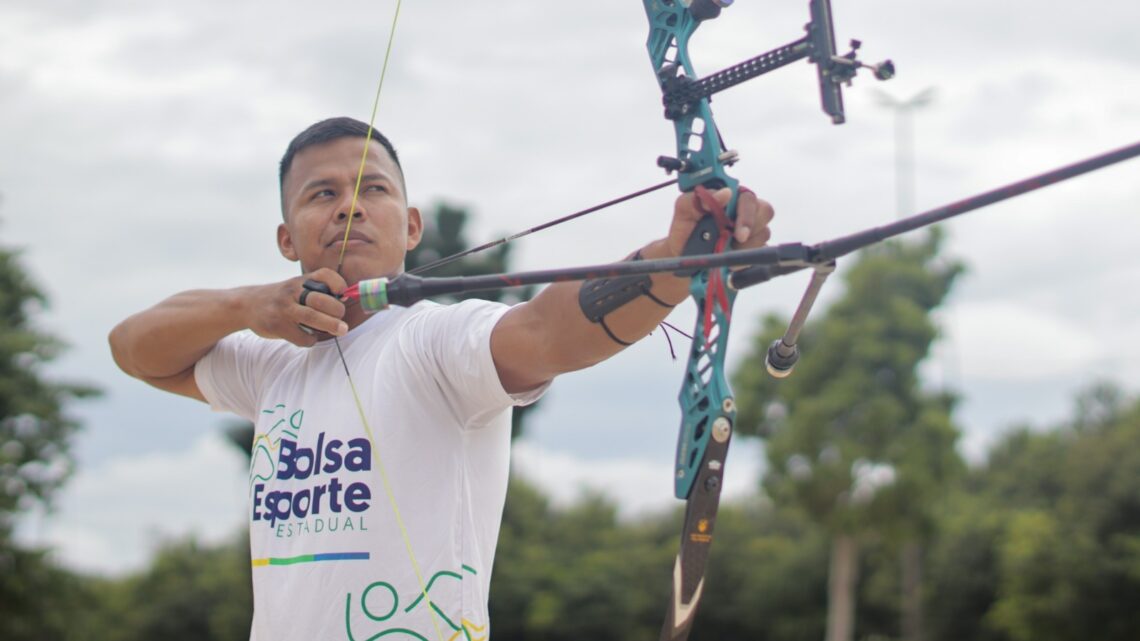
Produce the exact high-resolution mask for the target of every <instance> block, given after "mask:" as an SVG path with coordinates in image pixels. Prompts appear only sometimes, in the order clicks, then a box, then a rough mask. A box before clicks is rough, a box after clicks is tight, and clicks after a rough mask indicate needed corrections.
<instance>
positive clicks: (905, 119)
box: [875, 87, 934, 218]
mask: <svg viewBox="0 0 1140 641" xmlns="http://www.w3.org/2000/svg"><path fill="white" fill-rule="evenodd" d="M875 98H876V99H877V101H878V103H879V104H880V105H882V106H884V107H889V108H890V109H891V110H892V111H894V114H895V216H896V217H898V218H903V217H904V216H909V215H911V214H913V213H915V208H914V207H915V206H914V191H915V178H914V111H915V110H916V109H918V108H920V107H925V106H926V105H929V104H930V103H931V102H932V101H933V100H934V88H933V87H927V88H926V89H923V90H922V91H920V92H918V93H916V94H914V95H913V96H911V97H910V98H908V99H907V100H899V99H898V98H895V97H894V96H892V95H891V94H889V93H887V92H885V91H882V90H881V89H877V90H875Z"/></svg>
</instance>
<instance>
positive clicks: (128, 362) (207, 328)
mask: <svg viewBox="0 0 1140 641" xmlns="http://www.w3.org/2000/svg"><path fill="white" fill-rule="evenodd" d="M243 318H244V299H243V296H242V293H241V290H239V289H228V290H194V291H188V292H182V293H181V294H176V295H174V296H171V297H170V298H168V299H166V300H164V301H162V302H161V303H159V304H157V305H155V306H154V307H151V308H150V309H147V310H145V311H142V312H139V313H137V314H135V315H133V316H131V317H129V318H127V319H126V320H124V321H123V322H121V323H119V324H118V325H117V326H115V328H114V329H113V330H111V335H110V337H109V340H110V343H111V354H112V355H113V356H114V358H115V363H116V364H118V366H119V367H120V368H121V369H122V370H123V371H124V372H126V373H127V374H130V375H131V376H134V377H135V378H140V379H143V380H153V379H163V378H168V377H171V376H176V375H178V374H182V373H184V372H186V371H187V370H189V369H190V368H192V367H193V366H194V364H195V363H197V362H198V360H199V359H200V358H202V357H203V356H205V355H206V353H207V352H209V351H210V349H211V348H213V346H214V345H215V344H216V343H217V342H218V341H219V340H221V339H222V338H224V337H225V336H227V335H229V334H232V333H233V332H235V331H238V330H241V329H244V328H245V327H246V326H247V323H245V322H244V321H243Z"/></svg>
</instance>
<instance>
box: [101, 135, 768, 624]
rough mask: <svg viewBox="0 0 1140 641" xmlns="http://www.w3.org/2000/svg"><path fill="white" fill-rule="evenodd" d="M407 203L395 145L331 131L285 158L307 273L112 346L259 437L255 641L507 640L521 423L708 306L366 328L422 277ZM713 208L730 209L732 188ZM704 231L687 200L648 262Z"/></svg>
mask: <svg viewBox="0 0 1140 641" xmlns="http://www.w3.org/2000/svg"><path fill="white" fill-rule="evenodd" d="M362 157H364V159H365V167H364V170H363V178H362V180H361V182H360V187H359V196H358V198H357V199H356V206H355V209H354V210H353V211H351V212H350V206H351V204H352V203H353V201H354V192H355V191H356V182H357V174H358V171H359V166H360V163H361V158H362ZM405 192H406V188H405V183H404V176H403V173H402V169H401V167H400V163H399V158H398V156H397V154H396V151H395V150H394V149H393V148H392V145H391V143H389V141H388V140H387V139H385V138H384V137H383V136H381V135H379V134H377V133H375V132H373V134H372V137H371V138H369V137H368V126H367V125H365V124H364V123H361V122H358V121H355V120H351V119H348V118H335V119H331V120H326V121H322V122H320V123H317V124H315V125H313V126H312V127H310V128H309V129H307V130H306V131H304V132H302V133H301V134H300V135H298V136H297V137H296V138H295V139H294V140H293V141H292V142H291V143H290V145H289V148H288V150H287V151H286V153H285V156H284V158H283V159H282V162H281V205H282V212H283V217H284V221H283V223H282V224H281V225H280V226H279V227H278V229H277V245H278V248H279V249H280V251H281V254H282V255H283V256H284V257H285V258H287V259H289V260H291V261H294V262H299V263H300V267H301V272H302V275H301V276H297V277H295V278H290V279H288V280H285V281H282V282H279V283H270V284H264V285H254V286H248V287H238V288H234V289H228V290H212V291H205V290H196V291H188V292H183V293H181V294H177V295H175V296H173V297H171V298H169V299H167V300H165V301H163V302H161V303H159V304H158V305H156V306H154V307H152V308H150V309H148V310H145V311H143V312H140V313H138V314H135V315H134V316H131V317H130V318H128V319H126V320H125V321H123V322H122V323H120V324H119V325H118V326H117V327H115V329H114V330H112V332H111V336H110V342H111V350H112V353H113V355H114V358H115V361H116V363H118V365H119V366H120V367H121V368H122V369H123V371H125V372H126V373H128V374H130V375H131V376H134V377H136V378H139V379H141V380H143V381H145V382H147V383H149V384H151V385H153V386H155V387H158V388H159V389H163V390H166V391H169V392H173V393H176V394H181V395H183V396H188V397H191V398H195V399H198V400H200V401H204V402H207V403H209V404H210V406H211V408H212V409H215V410H218V411H229V412H233V413H236V414H238V415H240V416H243V417H245V418H247V419H249V420H251V421H253V422H254V423H255V428H256V429H255V434H256V437H255V442H254V445H253V459H252V462H251V468H250V488H249V492H250V512H249V514H250V544H251V551H252V563H253V566H254V568H253V584H254V609H255V612H254V620H253V627H252V631H251V639H259V640H260V641H279V640H284V639H299V640H306V641H309V640H316V639H367V638H377V637H378V636H382V635H386V634H403V635H405V636H403V637H397V638H426V639H439V641H444V640H445V639H452V638H458V637H459V636H467V637H469V638H471V639H480V638H486V637H487V636H488V634H489V625H488V620H487V596H488V594H487V593H488V586H489V584H490V572H491V565H492V560H493V557H494V551H495V543H496V540H497V538H498V532H499V525H500V521H501V518H502V510H503V501H504V498H505V494H506V484H507V468H508V465H507V463H508V457H509V446H510V408H511V407H512V406H513V405H520V404H525V403H530V402H533V401H534V400H536V399H537V398H538V397H539V396H540V395H541V394H542V392H543V391H544V390H545V388H546V386H547V385H548V384H549V383H550V381H551V380H552V379H553V378H554V377H555V376H557V375H558V374H561V373H563V372H569V371H573V370H577V369H582V368H585V367H589V366H590V365H593V364H595V363H598V362H599V361H602V360H604V359H606V358H608V357H610V356H612V355H614V354H616V353H617V352H619V351H621V349H622V348H623V347H624V345H626V344H629V343H631V342H633V341H635V340H638V339H640V338H642V337H644V336H645V335H646V334H648V333H649V331H650V330H652V329H653V328H654V327H655V326H656V325H657V323H658V322H659V321H661V320H662V319H663V318H664V317H665V316H666V315H667V314H668V313H669V311H670V310H671V309H672V306H673V305H676V304H678V303H680V302H681V301H683V300H685V299H686V297H687V293H688V281H687V280H686V279H684V278H679V277H677V276H673V275H670V274H661V275H654V276H653V277H652V279H651V281H650V285H651V287H649V289H648V291H647V292H646V293H645V294H644V295H641V296H638V297H636V298H635V299H634V300H631V301H629V302H628V303H626V304H624V305H621V306H620V307H618V308H616V309H613V310H612V311H609V312H608V313H607V314H606V315H605V316H604V318H602V319H601V322H598V323H595V322H591V321H589V320H587V319H586V317H585V316H584V314H583V312H582V309H581V307H580V303H579V300H578V293H579V290H580V288H581V285H580V284H579V283H561V284H556V285H552V286H550V287H548V288H546V289H544V290H543V291H542V292H541V293H539V294H538V295H537V296H536V297H535V298H534V299H533V300H531V301H528V302H526V303H523V304H520V305H516V306H514V307H506V306H504V305H500V304H495V303H489V302H485V301H466V302H464V303H460V304H456V305H449V306H443V305H437V304H434V303H430V302H423V303H419V304H416V305H413V306H411V307H408V308H400V307H392V308H389V309H387V310H385V311H382V312H379V313H377V314H374V315H371V316H366V315H365V314H364V312H363V311H362V310H361V308H360V306H359V305H346V304H345V303H343V302H342V301H341V300H340V299H339V298H338V295H339V294H340V293H341V292H343V291H344V290H345V288H346V287H347V286H349V285H351V284H354V283H356V282H358V281H360V280H362V279H368V278H375V277H379V276H395V275H397V274H399V273H400V272H401V271H402V270H403V265H404V258H405V255H406V253H407V251H408V250H410V249H412V248H414V247H415V246H416V245H417V243H419V241H420V237H421V233H422V231H423V222H422V220H421V218H420V213H419V211H418V210H417V209H416V208H414V207H408V205H407V195H406V193H405ZM713 196H714V197H715V198H716V199H717V200H718V201H719V202H720V203H721V204H722V205H723V204H724V203H726V202H727V200H728V197H729V192H728V191H727V190H721V191H720V192H716V193H715V194H713ZM737 214H738V218H737V223H736V226H735V229H734V231H733V237H734V240H735V241H736V243H737V245H738V246H739V247H758V246H761V245H763V244H764V243H765V242H766V241H767V239H768V235H769V233H768V222H769V221H770V220H771V217H772V210H771V207H769V206H768V205H767V204H766V203H764V202H762V201H760V200H758V199H757V198H756V197H755V196H754V195H752V194H751V192H747V191H746V190H742V191H741V195H740V198H739V204H738V208H737ZM704 215H705V213H704V212H703V211H702V206H701V205H700V203H699V202H698V199H697V198H696V197H695V196H694V195H693V194H684V195H682V196H680V197H679V198H678V199H677V201H676V206H675V210H674V215H673V220H672V224H671V226H670V229H669V233H668V235H667V236H666V237H665V238H663V239H661V240H657V241H654V242H651V243H649V244H648V245H645V246H644V247H642V248H641V249H640V250H638V252H639V254H640V256H641V257H643V258H646V259H651V258H659V257H666V256H677V255H679V254H680V253H681V250H682V247H683V246H684V243H685V241H686V239H687V238H688V237H689V235H690V233H691V231H692V229H693V227H694V226H695V224H696V223H697V221H699V220H700V219H701V218H702V217H703V216H704ZM350 223H351V225H350ZM346 228H347V229H348V230H349V233H348V238H347V241H345V231H346ZM342 252H343V262H341V261H342V258H341V256H342ZM338 264H340V267H339V271H338V269H337V268H338ZM306 280H316V281H320V282H322V283H324V284H326V285H327V286H328V287H329V288H330V289H331V291H332V295H326V294H323V293H319V292H312V291H309V290H306V289H305V288H304V287H303V283H304V282H305V281H306ZM330 337H337V341H336V342H334V341H333V340H329V338H330ZM337 343H339V344H337ZM342 351H343V358H344V362H345V366H347V368H348V370H349V373H350V374H351V379H352V382H353V383H354V384H355V385H352V384H350V383H349V379H348V377H346V375H345V369H344V368H345V366H342V364H341V361H340V358H341V357H340V353H341V352H342ZM354 397H355V398H354Z"/></svg>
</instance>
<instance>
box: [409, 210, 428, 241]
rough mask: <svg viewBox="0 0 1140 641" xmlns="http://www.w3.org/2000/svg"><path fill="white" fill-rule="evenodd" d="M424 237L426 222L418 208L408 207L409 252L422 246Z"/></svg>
mask: <svg viewBox="0 0 1140 641" xmlns="http://www.w3.org/2000/svg"><path fill="white" fill-rule="evenodd" d="M423 235H424V221H423V218H422V217H421V216H420V210H419V208H418V207H408V246H407V249H408V251H411V250H413V249H415V248H416V245H419V244H420V241H421V240H423Z"/></svg>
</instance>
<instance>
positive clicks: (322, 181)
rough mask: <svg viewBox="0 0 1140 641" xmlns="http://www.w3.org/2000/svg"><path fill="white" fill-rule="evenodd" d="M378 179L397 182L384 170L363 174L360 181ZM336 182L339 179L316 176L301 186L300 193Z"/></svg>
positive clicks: (333, 184)
mask: <svg viewBox="0 0 1140 641" xmlns="http://www.w3.org/2000/svg"><path fill="white" fill-rule="evenodd" d="M376 180H386V181H388V182H389V183H391V184H395V182H396V181H395V180H393V178H392V176H390V175H388V174H387V173H385V172H383V171H377V172H371V173H367V174H364V175H363V176H361V178H360V181H361V182H362V183H364V182H371V181H376ZM353 182H354V183H355V181H353ZM336 183H337V181H336V180H335V179H333V178H314V179H312V180H310V181H309V182H307V183H305V184H304V185H302V186H301V192H300V193H302V194H303V193H306V192H309V191H312V190H313V189H316V188H318V187H335V186H336Z"/></svg>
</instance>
